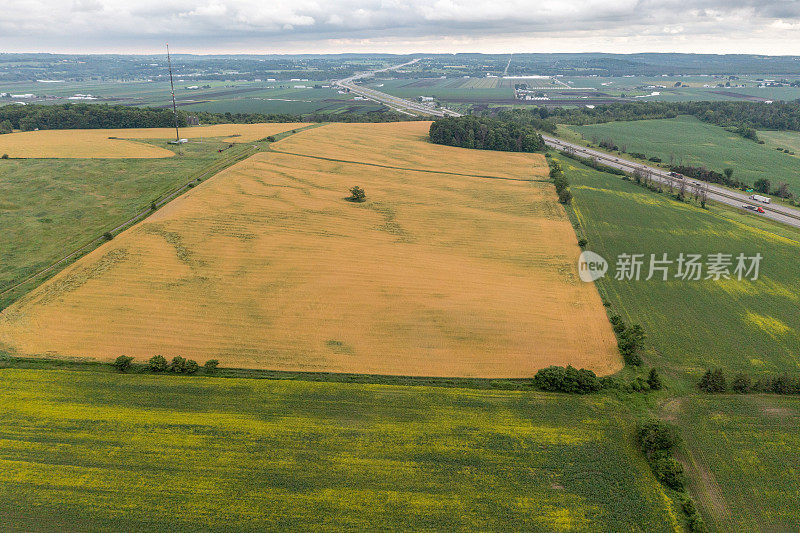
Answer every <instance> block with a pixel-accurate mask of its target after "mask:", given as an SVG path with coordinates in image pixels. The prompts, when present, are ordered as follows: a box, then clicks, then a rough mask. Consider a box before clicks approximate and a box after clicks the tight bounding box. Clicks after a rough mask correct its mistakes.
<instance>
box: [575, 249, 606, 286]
mask: <svg viewBox="0 0 800 533" xmlns="http://www.w3.org/2000/svg"><path fill="white" fill-rule="evenodd" d="M606 272H608V261H606V260H605V259H603V257H602V256H601V255H599V254H596V253H594V252H590V251H588V250H587V251H585V252H583V253H581V256H580V258H578V275H579V276H580V278H581V281H585V282H587V283H590V282H592V281H595V280H598V279H600V278H602V277H603V276H605V275H606Z"/></svg>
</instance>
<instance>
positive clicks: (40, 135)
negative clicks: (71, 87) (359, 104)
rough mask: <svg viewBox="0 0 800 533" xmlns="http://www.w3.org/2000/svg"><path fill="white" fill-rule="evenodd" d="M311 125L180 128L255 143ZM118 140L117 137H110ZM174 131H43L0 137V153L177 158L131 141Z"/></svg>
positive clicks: (190, 134) (187, 133)
mask: <svg viewBox="0 0 800 533" xmlns="http://www.w3.org/2000/svg"><path fill="white" fill-rule="evenodd" d="M307 125H308V124H299V123H294V124H277V123H265V124H216V125H213V126H197V127H192V128H181V130H180V133H181V137H183V138H186V139H199V138H203V137H208V138H220V137H222V138H225V139H227V140H230V141H231V142H252V141H255V140H258V139H263V138H264V137H267V136H269V135H276V134H278V133H283V132H285V131H289V130H292V129H300V128H303V127H305V126H307ZM111 137H115V138H111ZM174 138H175V130H174V129H172V128H142V129H98V130H40V131H22V132H15V133H10V134H6V135H0V153H3V154H8V155H9V156H10V157H25V158H34V157H37V158H38V157H42V158H56V157H57V158H104V159H105V158H108V159H122V158H142V159H149V158H156V157H172V156H173V155H175V154H174V153H173V152H172V151H170V150H167V149H166V148H161V147H158V146H153V145H152V144H148V143H141V142H136V141H134V140H132V139H174Z"/></svg>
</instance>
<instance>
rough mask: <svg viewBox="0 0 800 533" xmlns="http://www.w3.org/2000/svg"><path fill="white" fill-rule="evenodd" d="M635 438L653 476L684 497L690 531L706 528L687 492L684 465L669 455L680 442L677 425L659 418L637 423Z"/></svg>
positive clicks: (699, 530)
mask: <svg viewBox="0 0 800 533" xmlns="http://www.w3.org/2000/svg"><path fill="white" fill-rule="evenodd" d="M636 440H637V442H638V443H639V447H640V448H641V450H642V453H644V456H645V457H646V458H647V462H648V463H649V464H650V469H651V470H652V471H653V474H654V475H655V476H656V479H658V480H659V481H660V482H661V483H662V484H663V485H664V486H666V487H669V488H670V489H672V490H674V491H677V492H679V493H681V495H682V497H683V500H682V503H681V509H682V510H683V513H684V514H685V515H686V522H687V525H688V526H689V531H692V532H697V533H700V532H704V531H706V527H705V525H704V524H703V519H702V518H701V517H700V513H698V512H697V509H696V508H695V505H694V502H693V501H692V499H691V498H690V497H689V495H688V494H687V492H686V475H685V474H684V472H683V466H682V465H681V464H680V463H679V462H678V461H676V460H675V458H674V457H673V455H672V454H673V452H674V450H675V448H676V447H677V446H678V445H679V444H680V443H681V439H680V436H679V435H678V432H677V430H676V428H675V427H674V426H672V425H670V424H667V423H666V422H662V421H661V420H649V421H647V422H643V423H641V424H639V427H638V428H637V430H636Z"/></svg>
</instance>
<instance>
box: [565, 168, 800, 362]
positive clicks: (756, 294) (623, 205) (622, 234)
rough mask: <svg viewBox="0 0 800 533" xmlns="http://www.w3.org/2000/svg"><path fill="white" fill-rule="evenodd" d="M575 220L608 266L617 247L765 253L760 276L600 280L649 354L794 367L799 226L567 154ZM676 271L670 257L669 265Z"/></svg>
mask: <svg viewBox="0 0 800 533" xmlns="http://www.w3.org/2000/svg"><path fill="white" fill-rule="evenodd" d="M564 164H565V167H566V169H567V170H566V173H567V176H568V177H569V178H570V180H571V182H572V192H573V194H574V195H575V200H574V204H573V205H574V210H575V215H576V217H577V221H578V222H579V223H580V226H581V228H582V229H583V230H585V233H586V237H587V239H588V241H589V244H588V249H590V250H592V251H595V252H597V253H599V254H600V255H602V256H603V257H605V258H606V259H607V260H608V261H609V262H610V264H611V267H612V269H613V267H614V265H615V262H616V258H617V257H618V256H619V255H620V254H623V253H627V254H634V253H635V254H644V257H645V258H646V259H647V260H648V261H649V257H650V254H656V256H657V257H658V258H661V257H662V254H664V253H666V254H668V258H670V259H672V260H673V261H674V260H675V259H676V258H677V257H678V255H679V254H680V253H685V254H690V253H692V254H695V253H699V254H701V255H703V256H704V257H707V256H708V254H716V253H726V254H734V255H735V254H738V253H745V254H746V255H748V256H752V255H754V254H756V253H761V254H762V256H763V261H762V264H761V269H760V276H759V278H758V280H757V281H749V280H743V281H738V280H736V279H727V280H726V279H721V280H720V281H715V280H713V279H708V280H706V279H704V280H700V281H691V280H689V281H682V280H679V279H674V278H670V279H668V280H667V281H662V280H661V279H660V278H659V277H658V276H656V277H655V278H654V279H652V280H650V281H645V280H644V278H645V277H646V276H647V273H648V272H647V268H648V265H647V263H646V264H645V266H644V268H643V276H642V280H640V281H635V280H616V279H613V278H610V277H606V278H603V279H601V280H600V281H599V282H598V283H599V289H600V291H601V294H603V296H604V297H605V298H607V299H608V300H609V301H610V302H611V303H612V304H613V308H615V309H617V312H620V313H621V314H623V315H624V316H625V317H626V319H627V320H629V321H630V322H639V323H641V324H642V325H643V326H644V329H645V331H646V333H647V335H648V343H649V344H651V345H652V348H653V352H652V353H651V354H650V357H651V359H650V361H651V362H652V363H653V364H657V365H661V366H664V367H669V368H673V369H676V370H679V371H681V372H689V373H691V374H694V375H696V374H697V373H699V372H701V371H703V370H705V369H706V368H710V367H712V368H713V367H722V368H727V369H730V370H731V371H744V372H751V373H754V374H757V373H763V372H771V373H779V372H796V371H797V369H798V367H799V366H800V315H798V313H797V306H798V294H800V285H798V283H799V280H800V266H798V263H797V261H796V260H795V259H794V258H795V257H796V256H797V253H798V251H800V232H798V231H797V230H795V229H792V228H790V227H787V226H783V225H780V224H776V223H771V222H769V221H766V220H763V219H759V218H756V217H752V216H749V215H747V214H745V213H744V212H739V211H736V210H729V209H724V208H721V207H716V206H714V207H712V208H711V209H709V210H703V209H700V208H699V207H697V206H695V205H690V204H688V203H679V202H676V201H674V200H672V199H671V198H669V197H668V196H667V195H659V194H655V193H652V192H650V191H647V190H646V189H644V188H642V187H640V186H637V185H636V184H634V183H633V182H630V181H623V180H622V179H620V177H619V176H613V175H611V174H607V173H603V172H598V171H595V170H592V169H589V168H586V167H584V166H582V165H580V164H578V163H576V162H574V161H572V160H569V159H565V160H564ZM672 273H673V274H674V273H675V270H674V265H673V271H672Z"/></svg>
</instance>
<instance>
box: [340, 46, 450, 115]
mask: <svg viewBox="0 0 800 533" xmlns="http://www.w3.org/2000/svg"><path fill="white" fill-rule="evenodd" d="M417 61H419V58H417V59H414V60H413V61H409V62H407V63H403V64H401V65H394V66H392V67H386V68H382V69H380V70H372V71H369V72H360V73H358V74H355V75H353V76H350V77H349V78H345V79H343V80H338V81H336V82H334V84H335V85H336V86H337V87H341V88H342V89H349V90H350V92H351V93H354V94H357V95H359V96H363V97H364V98H369V99H370V100H374V101H375V102H379V103H381V104H384V105H387V106H389V107H391V108H392V109H394V110H396V111H399V112H401V113H405V114H408V115H414V116H417V115H431V116H435V117H459V116H461V115H460V114H459V113H456V112H455V111H450V110H449V109H445V108H436V107H432V106H427V105H423V104H421V103H419V102H412V101H411V100H406V99H405V98H398V97H397V96H392V95H390V94H386V93H383V92H381V91H376V90H375V89H369V88H367V87H363V86H361V85H358V84H356V82H357V81H358V80H362V79H364V78H369V77H372V76H374V75H375V74H376V73H378V72H386V71H387V70H397V69H399V68H402V67H405V66H408V65H413V64H414V63H416V62H417Z"/></svg>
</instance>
